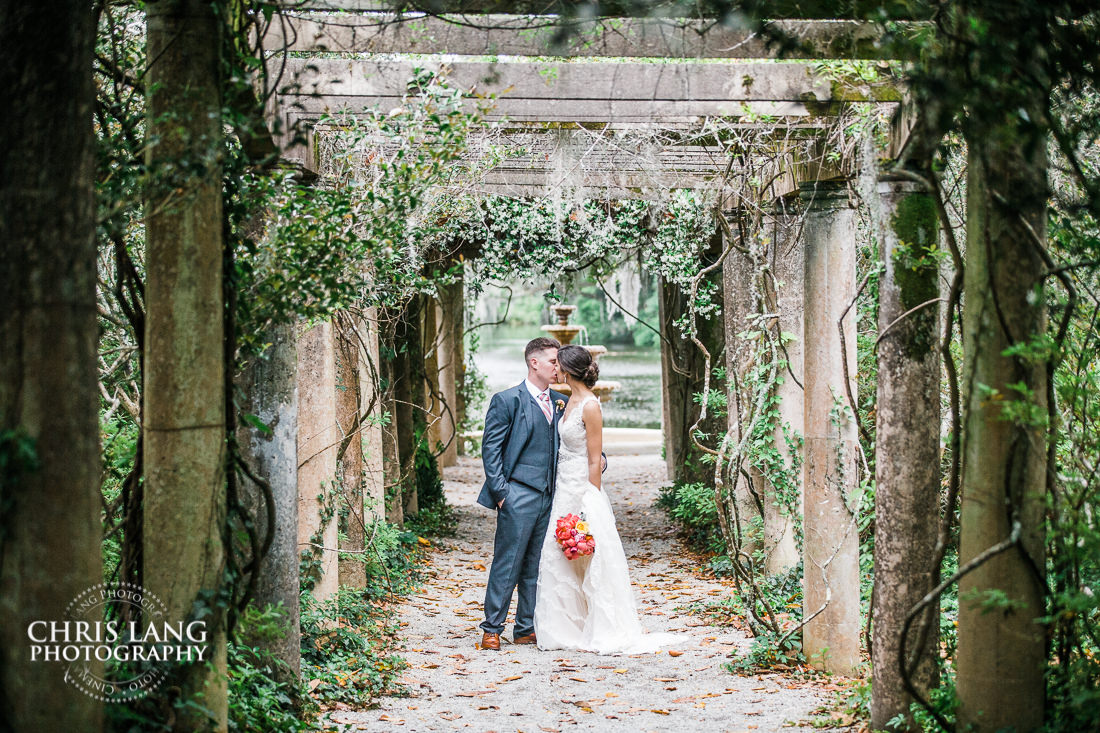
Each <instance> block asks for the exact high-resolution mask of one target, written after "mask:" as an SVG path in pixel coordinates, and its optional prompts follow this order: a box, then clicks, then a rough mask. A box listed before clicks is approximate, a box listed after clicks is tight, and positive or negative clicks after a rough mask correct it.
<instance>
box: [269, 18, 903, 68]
mask: <svg viewBox="0 0 1100 733" xmlns="http://www.w3.org/2000/svg"><path fill="white" fill-rule="evenodd" d="M770 26H771V27H773V28H774V29H775V30H776V31H779V32H781V33H783V34H784V35H786V36H789V37H791V38H796V39H798V41H799V44H800V47H798V48H796V49H793V50H786V51H785V53H784V56H785V57H786V58H835V59H879V58H884V57H885V55H886V52H885V50H884V47H883V45H882V44H881V43H880V40H881V32H880V30H879V28H878V27H877V26H875V25H874V24H872V23H864V22H859V21H774V22H772V23H771V24H770ZM563 28H568V29H569V32H568V33H563V32H562V29H563ZM263 47H264V48H265V49H266V50H280V49H285V50H289V51H296V52H318V51H331V52H337V53H448V54H458V55H467V56H483V55H494V54H500V55H509V56H566V57H593V56H599V57H647V58H692V59H702V58H714V59H763V58H773V57H775V56H776V55H777V51H778V46H777V44H775V43H769V39H768V38H767V37H765V36H762V35H760V34H758V33H756V32H754V31H752V30H750V29H748V28H743V27H742V28H737V27H729V26H725V25H722V24H720V23H716V22H714V21H713V20H690V19H677V18H596V19H586V20H583V21H565V20H563V19H561V18H556V17H551V16H519V15H484V16H446V17H435V16H426V15H420V14H411V15H410V14H402V15H395V14H392V13H366V14H361V15H347V14H331V13H314V14H306V15H301V16H295V15H290V16H289V17H287V18H286V19H285V22H276V23H272V24H271V25H270V26H269V27H268V29H267V30H266V32H265V34H264V37H263Z"/></svg>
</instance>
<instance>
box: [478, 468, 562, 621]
mask: <svg viewBox="0 0 1100 733" xmlns="http://www.w3.org/2000/svg"><path fill="white" fill-rule="evenodd" d="M552 499H553V497H552V496H551V494H550V492H549V491H537V490H535V489H532V488H530V487H528V486H525V485H524V484H519V483H511V482H509V484H508V497H507V498H506V499H505V500H504V506H503V507H501V508H500V509H498V510H497V530H496V539H495V542H494V544H493V566H492V567H491V568H490V569H489V582H488V584H487V585H486V587H485V621H483V622H482V624H481V628H482V629H483V630H485V631H486V632H487V633H490V634H499V633H501V632H502V631H503V630H504V622H505V621H506V620H507V618H508V606H509V605H511V603H512V592H513V591H514V590H515V589H516V588H517V587H518V588H519V600H518V602H517V605H516V625H515V628H514V629H513V638H514V637H516V636H527V635H528V634H530V633H532V632H533V631H534V630H535V590H536V587H537V584H538V578H539V557H540V556H541V554H542V543H543V540H544V539H545V537H546V526H547V525H548V524H549V522H550V506H551V504H552Z"/></svg>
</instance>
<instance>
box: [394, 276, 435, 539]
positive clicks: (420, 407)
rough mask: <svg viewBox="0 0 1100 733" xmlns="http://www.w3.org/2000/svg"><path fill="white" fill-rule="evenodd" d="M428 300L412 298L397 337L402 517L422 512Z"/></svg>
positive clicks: (396, 414)
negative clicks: (419, 478) (419, 463)
mask: <svg viewBox="0 0 1100 733" xmlns="http://www.w3.org/2000/svg"><path fill="white" fill-rule="evenodd" d="M426 301H427V299H426V298H425V297H424V296H423V295H416V296H413V297H412V298H411V299H410V301H409V303H408V304H407V305H406V306H405V309H404V311H403V312H402V314H401V317H400V320H399V321H398V324H397V331H396V334H395V336H394V346H395V350H396V352H397V353H396V358H395V359H394V403H395V405H394V408H395V412H394V426H395V428H396V433H397V453H398V457H399V460H400V466H401V478H400V485H401V504H402V516H405V517H408V516H412V515H413V514H416V513H417V512H418V511H420V502H419V498H418V496H417V491H416V447H417V443H418V441H419V440H420V439H423V437H424V431H425V430H426V428H427V421H426V420H425V419H424V405H425V400H424V394H425V390H424V344H423V333H424V320H423V319H424V310H425V306H426Z"/></svg>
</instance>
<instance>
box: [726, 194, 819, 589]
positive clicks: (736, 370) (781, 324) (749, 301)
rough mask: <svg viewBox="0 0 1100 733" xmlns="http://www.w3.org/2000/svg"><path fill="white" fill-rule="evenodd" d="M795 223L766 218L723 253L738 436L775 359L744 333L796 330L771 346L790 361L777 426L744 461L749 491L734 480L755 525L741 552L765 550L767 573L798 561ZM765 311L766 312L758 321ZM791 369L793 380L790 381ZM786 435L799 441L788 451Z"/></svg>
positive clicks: (798, 253)
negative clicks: (763, 367)
mask: <svg viewBox="0 0 1100 733" xmlns="http://www.w3.org/2000/svg"><path fill="white" fill-rule="evenodd" d="M797 223H798V220H797V217H795V216H793V215H787V214H784V213H777V214H775V215H768V216H766V217H765V218H764V219H763V221H762V222H761V223H760V231H758V232H755V233H752V234H751V236H750V237H749V239H750V241H747V242H744V243H741V247H740V248H738V249H734V250H733V251H731V252H730V253H729V254H728V255H727V257H726V261H725V262H724V273H723V277H724V285H723V294H724V307H723V313H724V316H725V329H726V345H727V346H726V367H727V374H729V375H730V378H729V389H730V412H729V420H730V428H731V429H733V430H735V431H737V432H736V434H740V433H741V432H743V431H744V430H746V429H748V424H744V425H741V424H739V423H742V422H746V421H745V420H744V417H745V416H748V414H749V411H750V410H751V409H754V408H750V407H748V406H749V405H755V403H756V402H757V401H758V400H757V399H756V397H755V396H754V390H753V380H754V379H756V377H754V376H753V374H754V372H755V370H756V369H757V367H758V366H759V365H760V364H761V359H762V358H763V359H766V360H767V361H770V360H771V359H772V356H771V349H770V347H769V348H767V353H766V354H764V355H763V357H761V355H759V354H758V353H757V351H759V349H760V348H761V346H762V343H763V342H762V338H763V337H762V336H760V335H746V334H754V333H755V334H760V333H761V332H762V331H764V330H765V329H766V330H767V332H768V335H769V336H770V337H771V338H773V339H775V340H776V343H777V344H779V343H781V342H782V340H783V339H784V334H786V335H795V338H794V339H793V340H792V341H790V342H789V343H787V344H786V346H785V347H780V346H777V347H776V348H777V351H778V359H779V360H786V359H788V358H789V359H790V361H791V363H790V364H789V365H788V367H784V368H783V369H782V370H780V372H779V374H778V375H777V376H776V384H775V386H774V387H773V389H772V392H771V394H772V395H774V397H775V398H777V399H778V401H779V404H778V415H777V417H776V418H774V419H773V420H772V421H773V422H774V427H773V428H772V429H771V430H770V431H768V434H769V436H770V438H771V441H772V442H771V444H770V445H767V446H765V447H763V448H762V449H761V452H760V453H759V454H757V455H754V456H753V457H752V460H750V461H746V463H745V465H744V468H745V469H746V472H747V473H748V474H749V476H751V478H752V486H751V488H750V486H749V484H748V481H747V480H746V479H745V477H744V476H741V477H740V479H739V481H738V496H737V501H738V513H739V516H740V518H741V520H742V524H743V525H745V526H746V527H747V526H748V525H749V524H750V522H754V523H755V525H756V526H757V527H758V529H757V530H756V531H755V533H754V534H753V535H750V536H748V537H747V538H746V540H747V541H746V545H745V547H744V548H743V549H744V550H745V551H747V552H756V551H762V552H763V554H764V557H765V561H764V565H763V567H762V568H761V569H762V570H764V571H765V572H767V573H769V574H774V573H781V572H784V571H786V570H789V569H790V568H791V567H793V566H795V565H797V564H798V560H799V557H798V547H797V544H796V542H795V527H796V523H797V522H798V517H799V516H800V515H801V511H802V509H801V503H802V502H801V489H802V472H801V468H800V467H801V451H800V450H798V446H797V442H798V440H799V439H800V438H801V435H802V387H801V385H800V382H801V373H802V244H801V242H800V241H798V239H797V237H796V236H794V235H795V233H796V232H797ZM750 226H751V225H750ZM742 250H745V251H742ZM762 314H768V317H767V318H761V316H762ZM777 315H778V318H777V317H776V316H777ZM739 334H740V335H739ZM784 349H785V350H784ZM765 363H766V362H765ZM792 373H793V374H794V375H795V377H796V378H797V380H798V381H795V379H792V377H791V374H792ZM735 390H736V391H735ZM739 414H740V417H739ZM788 439H790V440H791V441H792V442H794V443H796V445H795V446H793V448H792V447H789V446H788V444H787V443H788Z"/></svg>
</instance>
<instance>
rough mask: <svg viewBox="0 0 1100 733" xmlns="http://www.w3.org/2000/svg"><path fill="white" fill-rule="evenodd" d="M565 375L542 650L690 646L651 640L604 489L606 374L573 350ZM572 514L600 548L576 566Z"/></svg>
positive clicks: (540, 627) (538, 612)
mask: <svg viewBox="0 0 1100 733" xmlns="http://www.w3.org/2000/svg"><path fill="white" fill-rule="evenodd" d="M558 370H559V372H560V373H561V374H562V375H563V378H564V381H565V384H567V385H568V386H569V388H570V390H571V396H570V398H569V404H568V405H567V407H566V409H565V413H564V414H563V415H562V417H561V420H560V421H559V423H558V432H559V434H560V436H561V447H560V449H559V450H558V480H557V486H556V487H555V489H554V501H553V506H552V508H551V510H550V524H549V526H548V528H547V531H546V537H545V539H544V540H543V544H542V555H541V558H540V560H539V576H538V585H537V590H536V594H535V637H536V639H537V643H538V646H539V648H540V649H584V650H588V651H593V652H597V653H600V654H624V653H625V654H635V653H640V652H652V651H657V650H658V649H660V648H661V647H662V646H668V645H670V644H674V643H677V642H681V641H684V640H685V639H684V637H682V636H679V635H676V634H647V633H646V632H645V630H644V629H643V628H642V625H641V623H640V622H639V621H638V613H637V610H636V608H635V604H634V592H633V590H632V589H631V587H630V575H629V571H628V569H627V564H626V555H625V553H624V552H623V546H622V542H620V540H619V533H618V531H617V530H616V529H615V515H614V513H613V512H612V510H611V502H610V501H609V500H608V498H607V493H606V492H604V491H603V490H602V489H601V487H600V478H601V477H600V452H601V448H602V443H603V416H602V414H601V412H600V400H599V398H598V397H596V395H595V394H593V392H592V386H593V385H594V384H595V383H596V378H597V376H598V375H599V367H597V366H596V363H595V361H593V360H592V357H591V355H590V354H589V353H588V350H587V349H585V348H583V347H581V346H576V345H572V344H571V345H568V346H563V347H562V348H561V349H560V350H559V351H558ZM570 513H571V514H576V515H580V516H581V517H583V518H584V520H585V521H586V523H587V524H588V527H589V529H588V534H591V535H592V536H593V537H595V547H596V549H595V552H594V553H593V554H591V555H585V556H582V557H578V558H576V559H573V560H569V559H566V557H565V555H564V554H563V552H562V549H561V547H560V546H559V545H558V542H557V539H556V535H555V530H556V528H557V520H558V518H560V517H563V516H565V515H566V514H570Z"/></svg>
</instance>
